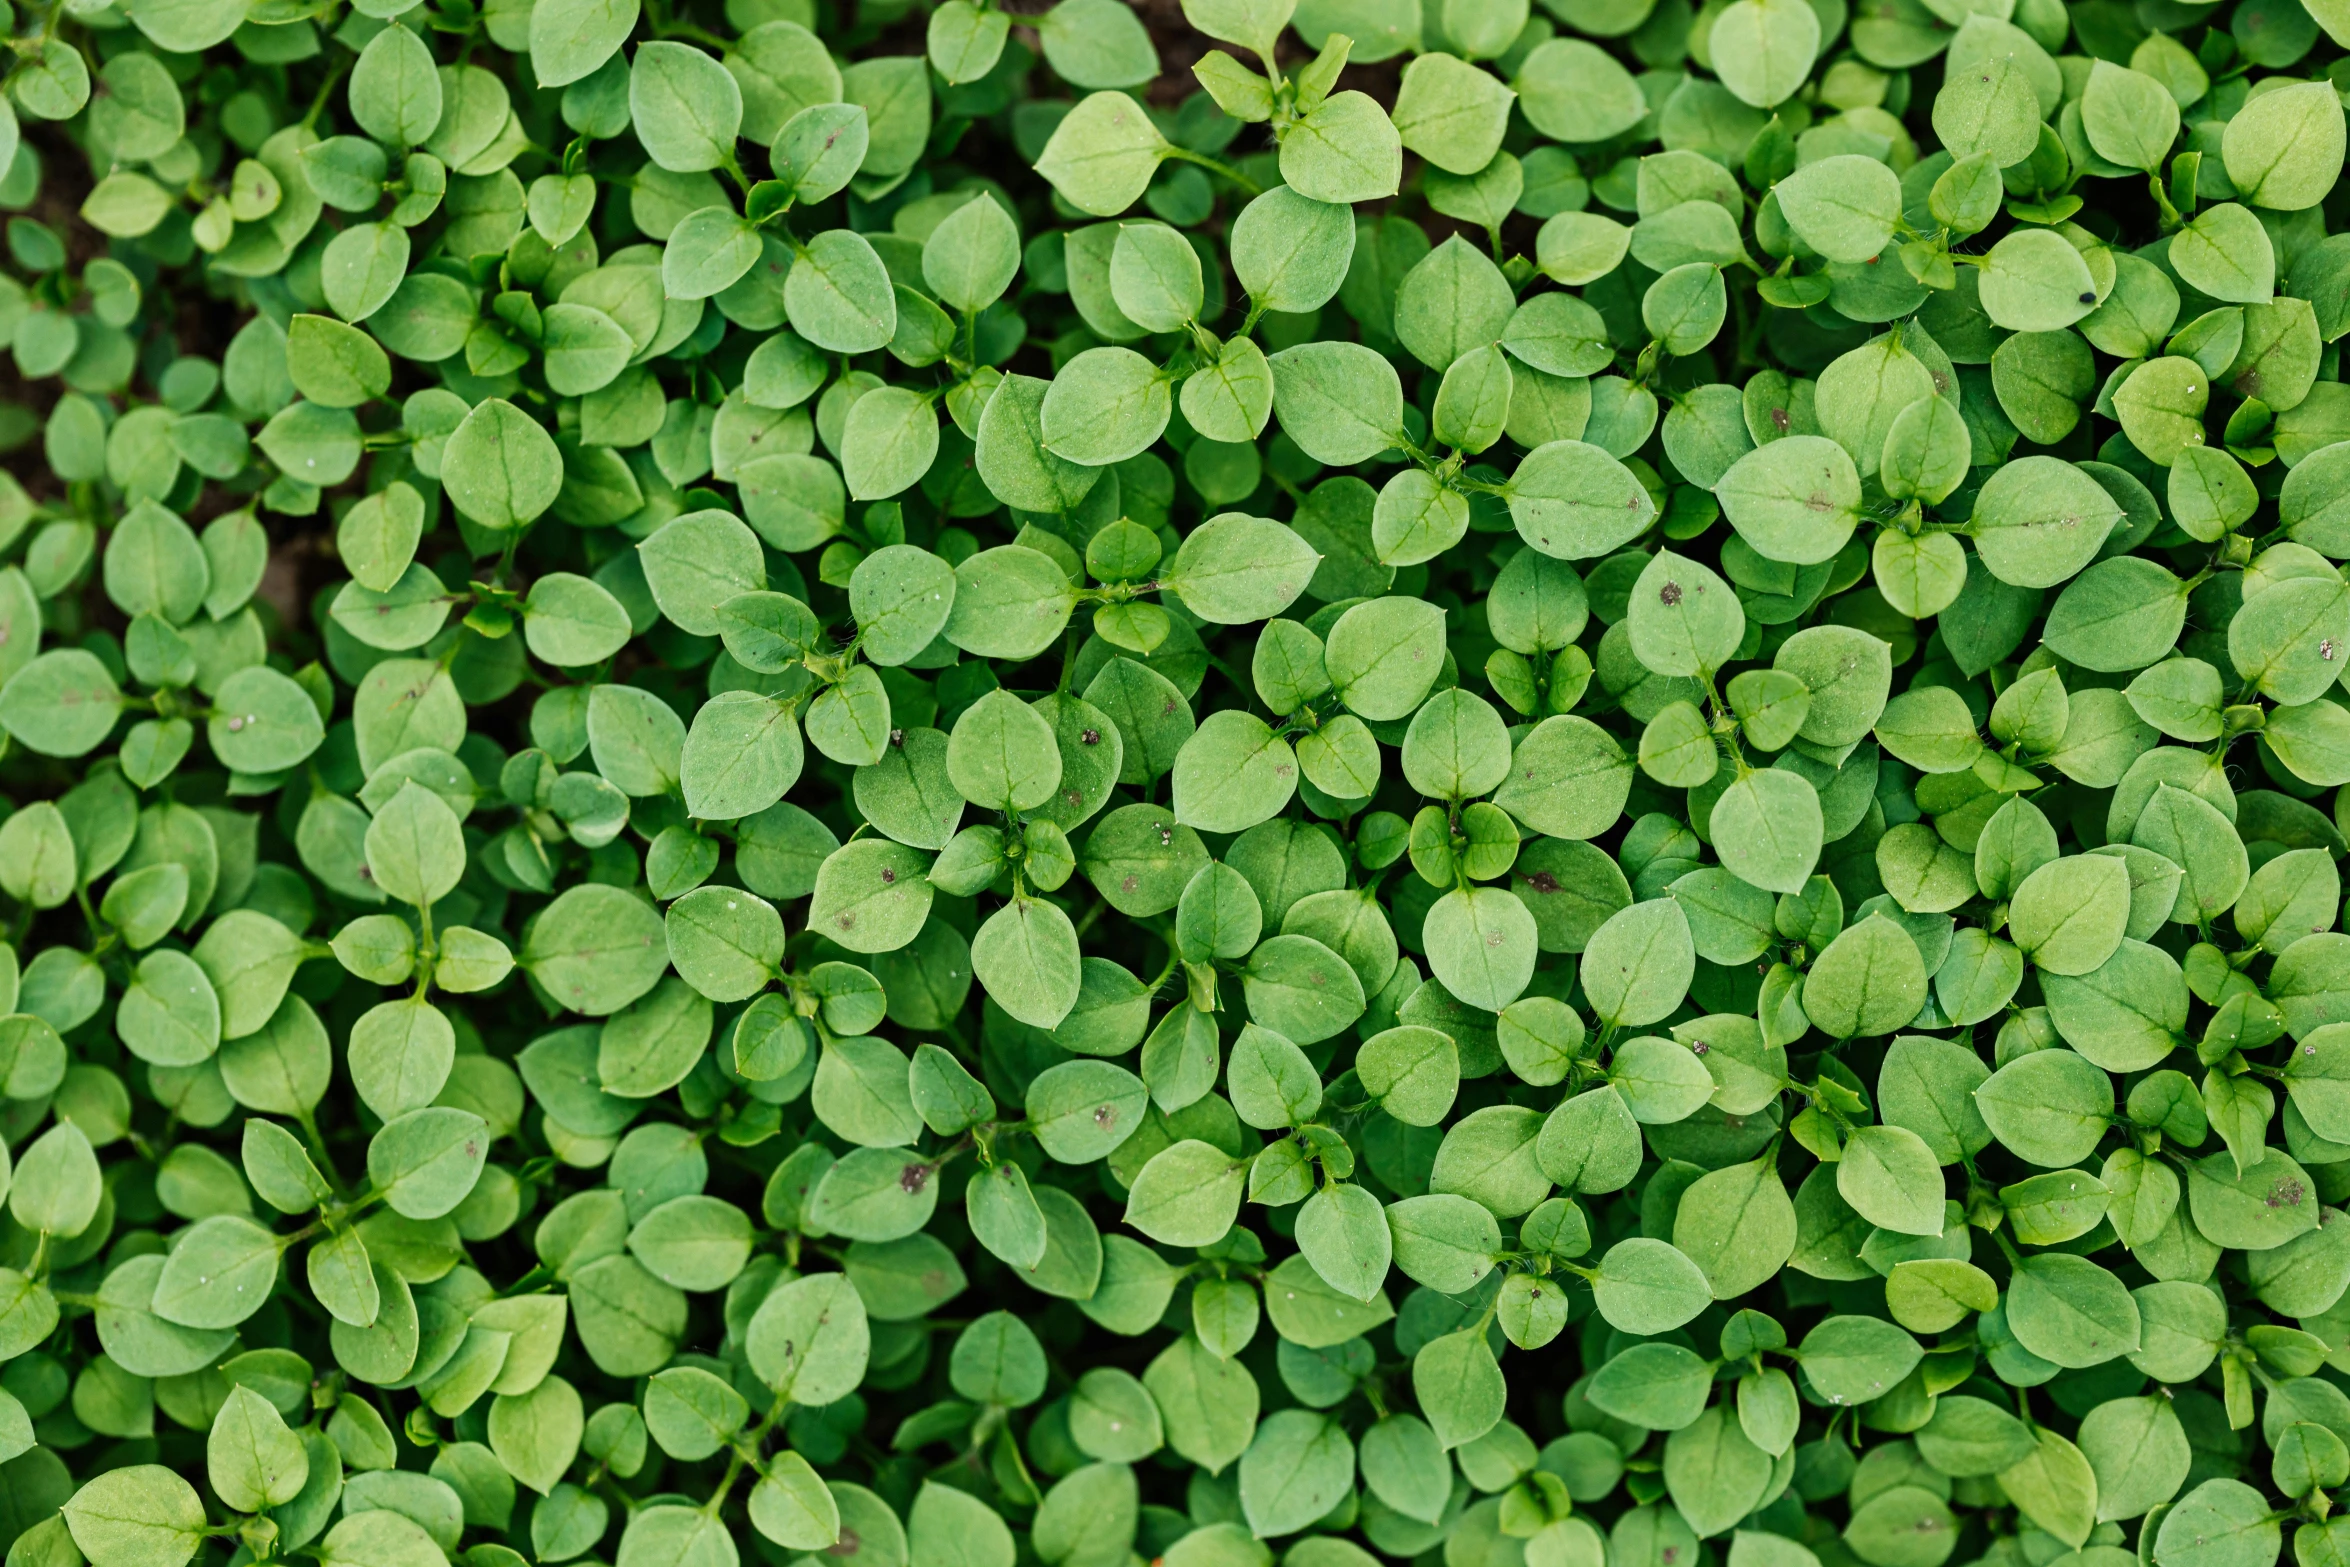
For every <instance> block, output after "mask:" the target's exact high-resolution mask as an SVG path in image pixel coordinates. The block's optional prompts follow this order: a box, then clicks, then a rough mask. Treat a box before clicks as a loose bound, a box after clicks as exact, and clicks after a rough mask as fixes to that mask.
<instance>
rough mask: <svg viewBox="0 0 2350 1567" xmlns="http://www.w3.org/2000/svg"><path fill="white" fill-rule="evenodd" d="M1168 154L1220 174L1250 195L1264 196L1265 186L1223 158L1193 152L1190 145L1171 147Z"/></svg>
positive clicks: (1211, 172)
mask: <svg viewBox="0 0 2350 1567" xmlns="http://www.w3.org/2000/svg"><path fill="white" fill-rule="evenodd" d="M1167 156H1168V157H1170V158H1178V159H1181V160H1182V161H1183V162H1185V163H1196V164H1198V165H1199V166H1200V167H1201V168H1203V169H1205V170H1207V171H1208V172H1209V173H1210V174H1220V175H1222V176H1223V177H1224V178H1225V179H1228V180H1230V181H1231V182H1232V183H1233V184H1235V185H1237V186H1239V187H1240V188H1241V190H1242V191H1243V192H1245V193H1246V194H1248V195H1250V196H1262V195H1263V194H1264V193H1265V189H1264V187H1263V186H1261V185H1259V184H1258V183H1257V182H1256V181H1255V180H1252V179H1250V178H1249V177H1248V176H1247V175H1245V174H1243V173H1241V172H1240V170H1238V169H1236V168H1234V167H1233V166H1232V165H1231V164H1229V163H1226V162H1225V161H1224V160H1223V159H1221V158H1211V157H1209V156H1208V155H1207V154H1206V153H1204V152H1193V151H1192V150H1191V149H1190V148H1189V147H1170V148H1169V149H1168V150H1167Z"/></svg>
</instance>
